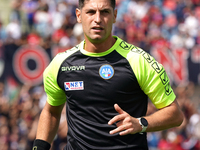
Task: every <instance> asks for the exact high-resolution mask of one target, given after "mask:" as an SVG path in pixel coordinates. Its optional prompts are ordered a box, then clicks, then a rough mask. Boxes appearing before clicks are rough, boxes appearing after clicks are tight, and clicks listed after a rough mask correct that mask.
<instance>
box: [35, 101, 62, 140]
mask: <svg viewBox="0 0 200 150" xmlns="http://www.w3.org/2000/svg"><path fill="white" fill-rule="evenodd" d="M59 107H60V108H59V109H58V110H59V111H56V112H55V111H53V110H52V107H51V109H49V104H46V105H45V107H44V109H43V110H42V113H41V115H40V119H39V123H38V129H37V134H36V139H41V140H44V141H46V142H48V143H52V141H53V139H54V137H55V135H56V133H57V130H58V127H59V123H60V113H61V110H62V108H63V106H59ZM57 108H58V107H57Z"/></svg>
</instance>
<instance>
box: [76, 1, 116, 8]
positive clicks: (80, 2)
mask: <svg viewBox="0 0 200 150" xmlns="http://www.w3.org/2000/svg"><path fill="white" fill-rule="evenodd" d="M85 1H89V0H79V9H81V8H83V7H84V4H85ZM110 4H111V6H112V8H113V9H115V5H116V2H115V0H110Z"/></svg>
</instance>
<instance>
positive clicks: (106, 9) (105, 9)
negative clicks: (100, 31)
mask: <svg viewBox="0 0 200 150" xmlns="http://www.w3.org/2000/svg"><path fill="white" fill-rule="evenodd" d="M85 11H86V12H87V11H96V9H93V8H87V9H85ZM99 11H111V9H110V8H103V9H100V10H99Z"/></svg>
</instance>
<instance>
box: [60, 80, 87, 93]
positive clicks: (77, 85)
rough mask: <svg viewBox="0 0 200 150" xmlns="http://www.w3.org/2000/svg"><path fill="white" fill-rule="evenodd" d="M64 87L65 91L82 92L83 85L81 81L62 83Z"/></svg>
mask: <svg viewBox="0 0 200 150" xmlns="http://www.w3.org/2000/svg"><path fill="white" fill-rule="evenodd" d="M64 87H65V91H72V90H83V89H84V84H83V81H75V82H64Z"/></svg>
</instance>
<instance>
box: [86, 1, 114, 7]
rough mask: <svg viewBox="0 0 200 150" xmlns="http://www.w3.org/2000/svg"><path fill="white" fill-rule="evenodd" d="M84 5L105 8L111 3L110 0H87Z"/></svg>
mask: <svg viewBox="0 0 200 150" xmlns="http://www.w3.org/2000/svg"><path fill="white" fill-rule="evenodd" d="M84 7H85V8H96V9H103V8H109V7H111V3H110V0H86V1H85V3H84ZM84 7H83V8H84Z"/></svg>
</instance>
